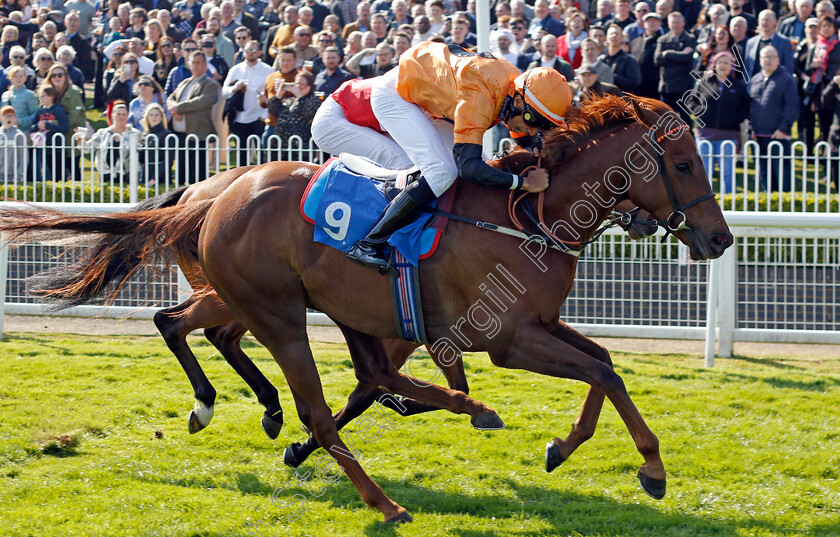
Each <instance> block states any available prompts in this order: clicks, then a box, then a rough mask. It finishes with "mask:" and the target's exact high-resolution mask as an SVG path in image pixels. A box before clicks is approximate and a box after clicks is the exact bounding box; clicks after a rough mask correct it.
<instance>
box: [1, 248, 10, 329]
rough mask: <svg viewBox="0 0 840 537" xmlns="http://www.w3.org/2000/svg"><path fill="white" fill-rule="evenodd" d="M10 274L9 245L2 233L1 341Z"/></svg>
mask: <svg viewBox="0 0 840 537" xmlns="http://www.w3.org/2000/svg"><path fill="white" fill-rule="evenodd" d="M8 274H9V245H8V243H7V242H6V241H5V240H4V239H3V234H2V233H0V341H2V340H3V323H4V322H5V321H6V285H7V283H8V281H7V280H8V278H7V276H8Z"/></svg>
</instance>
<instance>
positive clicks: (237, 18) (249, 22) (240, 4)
mask: <svg viewBox="0 0 840 537" xmlns="http://www.w3.org/2000/svg"><path fill="white" fill-rule="evenodd" d="M231 6H232V8H233V16H232V17H231V18H232V20H233V23H232V24H233V30H232V31H230V32H227V34H228V38H229V39H230V40H231V41H233V39H234V32H236V29H237V28H239V27H240V26H244V27H245V28H248V29H249V30H250V31H251V35H252V36H254V39H257V38H259V37H260V33H261V30H260V23H259V22H257V19H256V18H255V17H254V16H253V15H251V14H250V13H249V12H247V11H245V10H244V8H245V0H233V2H232V4H231ZM224 13H225V9H222V20H223V21H224ZM225 30H227V26H225Z"/></svg>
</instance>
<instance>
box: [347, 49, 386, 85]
mask: <svg viewBox="0 0 840 537" xmlns="http://www.w3.org/2000/svg"><path fill="white" fill-rule="evenodd" d="M374 54H375V55H376V61H375V62H374V63H372V64H367V65H360V62H361V61H362V59H363V58H365V57H368V56H371V55H374ZM396 66H397V62H395V61H394V49H393V48H392V47H391V45H389V44H388V43H380V44H378V45H376V48H366V49H364V50H362V51H361V52H359V53H357V54H355V55H354V56H353V57H352V58H350V59H349V60H347V63H346V64H345V65H344V68H345V69H347V70H348V71H350V72H351V73H353V74H354V75H358V76H361V77H362V78H373V77H375V76H380V75H384V74H385V73H387V72H388V71H390V70H391V69H393V68H394V67H396Z"/></svg>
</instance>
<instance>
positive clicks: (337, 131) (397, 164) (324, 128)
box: [312, 97, 413, 170]
mask: <svg viewBox="0 0 840 537" xmlns="http://www.w3.org/2000/svg"><path fill="white" fill-rule="evenodd" d="M312 139H313V140H314V141H315V143H316V144H317V145H318V147H319V148H320V149H321V150H322V151H324V152H326V153H330V154H332V155H338V154H339V153H352V154H354V155H359V156H362V157H367V158H369V159H371V160H372V161H374V162H376V163H377V164H379V165H381V166H384V167H385V168H389V169H392V170H405V169H408V168H411V167H412V166H413V164H412V161H411V159H409V158H408V155H406V154H405V151H403V150H402V148H400V146H399V144H397V143H396V142H395V141H394V140H392V139H391V138H390V137H388V136H385V135H383V134H380V133H378V132H376V131H375V130H373V129H370V128H368V127H360V126H358V125H355V124H353V123H350V122H349V121H348V120H347V118H346V117H345V116H344V111H343V110H342V109H341V106H340V105H339V104H338V103H337V102H335V99H333V98H332V97H327V98H326V99H324V102H323V103H322V104H321V107H320V108H318V112H317V113H316V114H315V118H314V119H313V120H312Z"/></svg>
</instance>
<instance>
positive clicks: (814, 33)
mask: <svg viewBox="0 0 840 537" xmlns="http://www.w3.org/2000/svg"><path fill="white" fill-rule="evenodd" d="M818 37H819V21H818V20H817V19H816V18H814V17H811V18H810V19H808V20H807V21H806V23H805V39H803V40H802V41H800V43H799V46H798V47H796V52H795V53H794V55H793V68H794V72H795V75H796V88H797V90H798V92H799V102H800V107H799V121H797V124H796V125H797V130H798V131H799V139H800V140H801V141H802V142H803V143H804V144H805V146H806V147H807V148H808V150H809V151H810V150H812V149H813V148H814V142H815V140H814V127H815V126H816V117H817V116H816V112H815V111H814V106H813V104H814V101H815V100H816V97H817V85H816V84H812V83H811V75H812V74H813V72H814V67H812V65H814V56H815V54H816V48H817V39H818Z"/></svg>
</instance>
